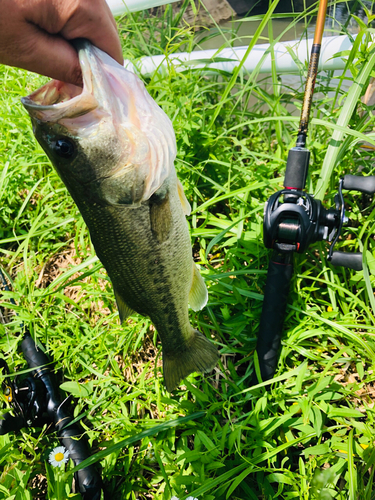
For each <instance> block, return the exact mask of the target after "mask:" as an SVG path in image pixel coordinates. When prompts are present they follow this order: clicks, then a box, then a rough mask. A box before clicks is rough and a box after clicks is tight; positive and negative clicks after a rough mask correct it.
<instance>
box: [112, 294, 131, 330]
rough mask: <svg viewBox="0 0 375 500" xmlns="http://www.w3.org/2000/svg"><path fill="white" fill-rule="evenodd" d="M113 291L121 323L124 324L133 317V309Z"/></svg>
mask: <svg viewBox="0 0 375 500" xmlns="http://www.w3.org/2000/svg"><path fill="white" fill-rule="evenodd" d="M113 291H114V293H115V298H116V304H117V309H118V313H119V315H120V323H121V324H122V323H123V322H124V321H125V320H126V318H127V317H128V316H131V315H132V314H133V309H132V308H131V307H129V306H128V305H127V304H125V302H124V300H123V298H122V297H121V295H120V294H119V293H118V292H117V291H116V290H113Z"/></svg>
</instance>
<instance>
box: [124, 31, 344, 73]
mask: <svg viewBox="0 0 375 500" xmlns="http://www.w3.org/2000/svg"><path fill="white" fill-rule="evenodd" d="M312 43H313V39H312V38H311V39H309V40H307V41H306V40H294V41H290V42H279V43H276V44H275V45H274V53H275V64H276V71H277V73H299V72H300V70H299V67H298V65H297V64H296V63H295V61H294V58H295V59H298V60H299V61H300V62H301V63H302V64H305V63H306V62H308V61H309V57H310V52H311V46H312ZM269 48H270V45H269V44H264V45H255V46H254V48H253V49H252V50H251V52H250V54H249V56H248V57H247V59H246V61H245V63H244V65H243V70H245V71H247V72H251V71H254V70H255V68H256V66H257V65H258V64H259V63H260V61H261V59H262V57H263V56H264V55H265V53H266V52H267V51H269ZM351 48H352V42H351V41H350V39H349V37H348V36H332V37H326V38H323V41H322V48H321V53H320V60H319V69H320V70H322V69H323V70H340V69H341V70H342V69H344V68H345V59H343V58H341V57H333V56H334V55H335V54H337V53H339V52H342V51H345V50H350V49H351ZM246 50H247V47H228V48H225V49H223V50H221V51H218V50H216V49H212V50H196V51H193V52H177V53H174V54H171V55H169V56H168V59H167V57H166V56H165V55H164V54H163V55H157V56H149V57H142V58H141V59H139V60H138V61H134V63H132V62H130V61H126V62H125V67H126V68H127V69H129V70H131V71H134V70H135V68H136V69H137V71H138V72H140V73H141V74H142V75H145V76H146V75H151V74H152V73H153V72H154V71H159V72H163V71H166V70H167V68H168V64H173V65H175V66H182V67H181V70H184V69H185V68H186V66H187V65H189V66H191V65H193V66H194V68H205V69H206V70H211V69H215V70H222V71H226V72H228V73H232V72H233V70H234V68H235V67H236V66H238V64H239V63H240V61H241V60H242V59H243V57H244V55H245V52H246ZM291 53H293V56H294V57H292V55H291ZM216 58H221V59H227V61H224V62H223V61H221V62H215V59H216ZM134 67H135V68H134ZM260 73H271V53H270V52H269V53H268V54H267V55H266V56H265V59H264V61H263V63H262V66H261V68H260Z"/></svg>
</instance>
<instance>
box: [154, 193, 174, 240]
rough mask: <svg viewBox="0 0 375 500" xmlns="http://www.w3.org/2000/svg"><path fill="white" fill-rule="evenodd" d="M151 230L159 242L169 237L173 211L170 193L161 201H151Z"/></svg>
mask: <svg viewBox="0 0 375 500" xmlns="http://www.w3.org/2000/svg"><path fill="white" fill-rule="evenodd" d="M150 220H151V231H152V233H153V234H154V235H155V236H156V238H157V240H158V243H163V241H166V240H167V239H168V238H169V233H170V230H171V225H172V212H171V205H170V203H169V195H168V193H167V194H166V195H165V197H164V198H163V199H162V200H161V201H159V200H158V201H155V202H154V203H150Z"/></svg>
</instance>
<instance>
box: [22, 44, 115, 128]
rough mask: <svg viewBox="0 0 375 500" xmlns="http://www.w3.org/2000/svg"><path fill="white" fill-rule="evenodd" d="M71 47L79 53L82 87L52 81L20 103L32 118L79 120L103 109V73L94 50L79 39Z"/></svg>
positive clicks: (47, 120) (45, 120)
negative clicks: (77, 118) (98, 109)
mask: <svg viewBox="0 0 375 500" xmlns="http://www.w3.org/2000/svg"><path fill="white" fill-rule="evenodd" d="M72 43H73V45H74V47H75V48H76V50H77V52H78V57H79V62H80V66H81V71H82V79H83V87H78V86H77V85H73V84H71V83H65V82H62V81H59V80H51V81H50V82H48V83H47V84H46V85H43V87H41V88H40V89H38V90H36V91H35V92H33V93H32V94H30V95H28V96H27V97H22V98H21V102H22V104H23V105H24V106H25V108H26V110H27V111H28V113H29V114H30V116H31V117H32V118H36V119H37V120H40V121H44V122H57V121H60V120H61V119H65V118H69V119H70V118H76V117H79V116H82V115H85V114H87V113H90V111H93V110H95V109H97V108H99V107H102V104H103V103H102V102H100V100H102V101H103V91H102V90H101V89H100V85H101V81H102V76H101V73H102V71H101V70H100V67H99V64H98V62H99V61H97V58H98V57H97V54H96V53H95V47H93V46H92V45H91V44H90V43H89V42H88V41H86V40H80V39H77V40H74V41H73V42H72ZM108 57H109V56H108ZM98 98H99V99H98ZM100 98H101V99H100Z"/></svg>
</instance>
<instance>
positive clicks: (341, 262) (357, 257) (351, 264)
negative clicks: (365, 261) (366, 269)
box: [331, 252, 363, 271]
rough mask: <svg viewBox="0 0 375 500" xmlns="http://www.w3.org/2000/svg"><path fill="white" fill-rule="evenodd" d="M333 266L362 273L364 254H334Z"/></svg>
mask: <svg viewBox="0 0 375 500" xmlns="http://www.w3.org/2000/svg"><path fill="white" fill-rule="evenodd" d="M331 264H332V265H333V266H344V267H348V268H349V269H354V271H362V269H363V267H362V254H361V252H333V254H332V258H331Z"/></svg>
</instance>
